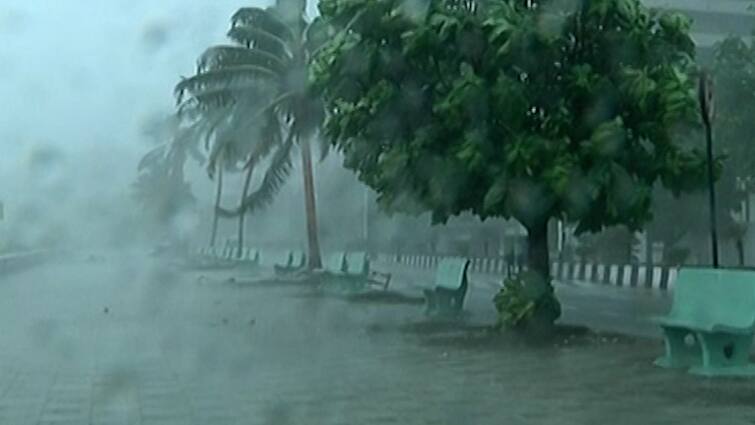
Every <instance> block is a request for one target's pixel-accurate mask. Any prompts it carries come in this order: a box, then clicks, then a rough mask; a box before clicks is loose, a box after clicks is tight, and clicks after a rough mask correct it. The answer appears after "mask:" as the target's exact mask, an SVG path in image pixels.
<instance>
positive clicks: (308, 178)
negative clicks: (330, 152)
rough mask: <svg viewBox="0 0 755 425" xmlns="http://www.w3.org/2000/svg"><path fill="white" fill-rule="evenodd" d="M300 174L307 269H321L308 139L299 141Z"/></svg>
mask: <svg viewBox="0 0 755 425" xmlns="http://www.w3.org/2000/svg"><path fill="white" fill-rule="evenodd" d="M299 146H300V147H301V163H302V174H303V175H304V206H305V211H306V215H307V244H308V248H309V250H308V255H307V257H308V265H307V266H308V268H309V269H310V270H312V269H319V268H321V267H322V259H321V258H320V242H319V240H318V235H317V210H316V207H315V182H314V176H313V173H312V152H311V151H310V146H309V139H307V140H300V141H299Z"/></svg>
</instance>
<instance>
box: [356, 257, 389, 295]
mask: <svg viewBox="0 0 755 425" xmlns="http://www.w3.org/2000/svg"><path fill="white" fill-rule="evenodd" d="M346 277H350V278H352V279H356V280H359V281H364V282H365V283H367V284H368V285H373V286H379V287H381V288H382V289H383V290H387V289H388V285H390V283H391V274H390V273H382V272H378V271H375V270H372V266H371V264H370V260H369V258H368V257H367V253H366V252H361V251H360V252H352V253H349V254H347V255H346Z"/></svg>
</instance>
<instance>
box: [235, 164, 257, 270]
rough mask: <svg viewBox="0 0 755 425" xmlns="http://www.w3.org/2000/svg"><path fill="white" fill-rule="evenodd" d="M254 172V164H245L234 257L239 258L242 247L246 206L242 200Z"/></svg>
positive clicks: (247, 190) (247, 191) (244, 197)
mask: <svg viewBox="0 0 755 425" xmlns="http://www.w3.org/2000/svg"><path fill="white" fill-rule="evenodd" d="M253 172H254V165H252V164H251V163H249V164H247V170H246V177H245V179H244V188H243V189H242V191H241V201H240V202H239V235H238V246H237V247H236V257H237V258H241V254H242V252H241V251H242V250H243V248H244V220H245V219H246V207H245V206H244V200H245V199H246V196H247V194H248V193H249V186H250V184H251V182H252V173H253Z"/></svg>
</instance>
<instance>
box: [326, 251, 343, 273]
mask: <svg viewBox="0 0 755 425" xmlns="http://www.w3.org/2000/svg"><path fill="white" fill-rule="evenodd" d="M323 271H325V272H326V273H329V274H335V275H340V274H342V273H343V272H345V271H346V253H343V252H335V253H333V254H330V255H329V256H328V258H327V259H326V260H325V263H324V264H323Z"/></svg>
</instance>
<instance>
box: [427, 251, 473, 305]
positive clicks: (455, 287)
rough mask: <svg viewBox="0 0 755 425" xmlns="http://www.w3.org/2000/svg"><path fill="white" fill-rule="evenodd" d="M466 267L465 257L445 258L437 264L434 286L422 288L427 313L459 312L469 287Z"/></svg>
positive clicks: (467, 267)
mask: <svg viewBox="0 0 755 425" xmlns="http://www.w3.org/2000/svg"><path fill="white" fill-rule="evenodd" d="M468 269H469V260H468V259H466V258H445V259H443V260H442V261H441V262H440V264H438V268H437V270H436V271H435V282H434V287H433V288H432V289H425V290H424V294H425V300H426V302H427V310H426V312H427V314H430V315H439V316H454V315H458V314H460V313H461V311H462V309H463V306H464V298H465V297H466V295H467V289H468V287H469V282H468V280H467V270H468Z"/></svg>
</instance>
